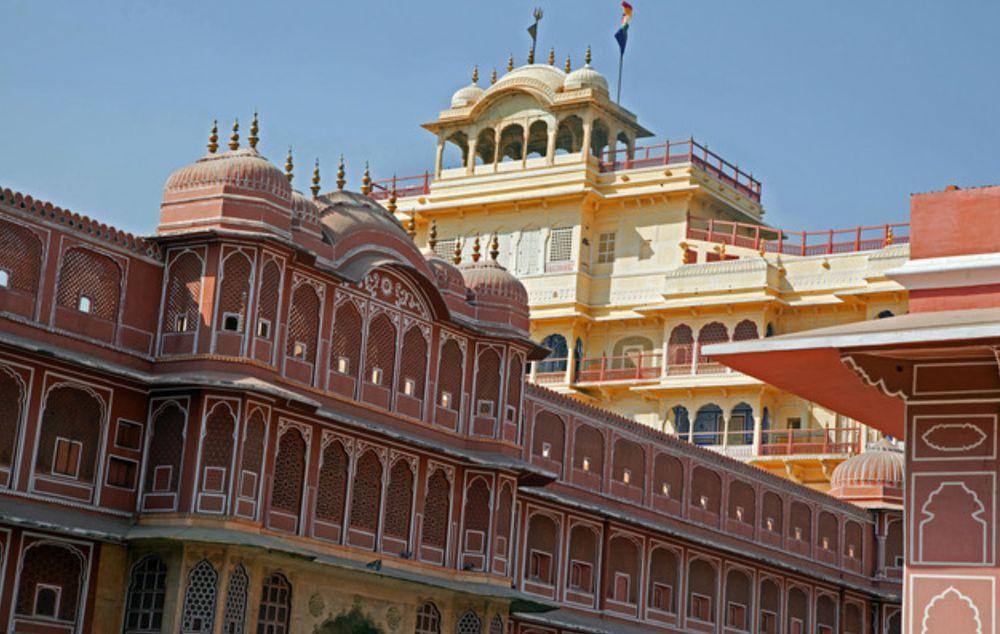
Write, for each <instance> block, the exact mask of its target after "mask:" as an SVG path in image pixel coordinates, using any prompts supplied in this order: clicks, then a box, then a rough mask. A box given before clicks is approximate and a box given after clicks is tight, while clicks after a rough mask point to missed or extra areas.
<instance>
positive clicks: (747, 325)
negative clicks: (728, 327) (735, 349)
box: [733, 319, 757, 341]
mask: <svg viewBox="0 0 1000 634" xmlns="http://www.w3.org/2000/svg"><path fill="white" fill-rule="evenodd" d="M756 338H757V324H755V323H753V322H752V321H750V320H749V319H744V320H743V321H741V322H740V323H738V324H736V328H734V329H733V341H750V340H751V339H756Z"/></svg>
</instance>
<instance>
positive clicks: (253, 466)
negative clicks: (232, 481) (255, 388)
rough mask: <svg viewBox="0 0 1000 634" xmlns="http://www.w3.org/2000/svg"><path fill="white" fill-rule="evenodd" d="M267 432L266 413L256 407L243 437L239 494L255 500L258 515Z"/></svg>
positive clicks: (254, 513) (253, 514)
mask: <svg viewBox="0 0 1000 634" xmlns="http://www.w3.org/2000/svg"><path fill="white" fill-rule="evenodd" d="M266 434H267V423H265V422H264V414H263V413H262V412H261V410H259V409H256V410H254V411H253V413H252V414H251V415H250V418H249V419H248V420H247V428H246V432H245V434H244V437H243V460H242V462H241V466H240V474H241V475H240V484H239V496H240V497H242V498H246V499H249V500H253V501H254V512H253V513H252V514H251V517H253V516H255V515H256V500H257V491H258V487H259V483H260V480H261V477H260V472H261V463H262V461H263V459H264V440H265V437H266Z"/></svg>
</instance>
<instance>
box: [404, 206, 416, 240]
mask: <svg viewBox="0 0 1000 634" xmlns="http://www.w3.org/2000/svg"><path fill="white" fill-rule="evenodd" d="M406 233H407V235H409V236H410V240H416V239H417V212H415V211H414V212H411V213H410V220H409V222H407V223H406Z"/></svg>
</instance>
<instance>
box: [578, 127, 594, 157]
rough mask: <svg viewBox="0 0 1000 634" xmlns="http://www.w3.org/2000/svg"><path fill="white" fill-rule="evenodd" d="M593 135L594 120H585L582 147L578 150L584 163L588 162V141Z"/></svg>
mask: <svg viewBox="0 0 1000 634" xmlns="http://www.w3.org/2000/svg"><path fill="white" fill-rule="evenodd" d="M593 134H594V120H593V119H591V118H589V117H588V118H587V119H586V120H584V122H583V146H582V147H581V148H580V153H581V155H582V156H583V160H584V162H587V161H589V160H590V159H589V157H590V139H591V137H592V136H593Z"/></svg>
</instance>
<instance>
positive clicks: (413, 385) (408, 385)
mask: <svg viewBox="0 0 1000 634" xmlns="http://www.w3.org/2000/svg"><path fill="white" fill-rule="evenodd" d="M416 393H417V382H416V381H415V380H414V379H411V378H410V377H406V378H405V379H403V394H405V395H406V396H409V397H413V398H416V397H414V396H413V395H414V394H416Z"/></svg>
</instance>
